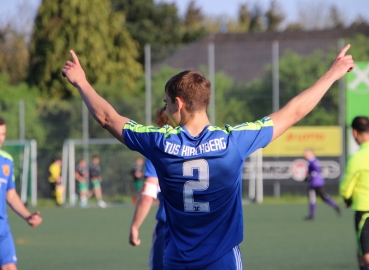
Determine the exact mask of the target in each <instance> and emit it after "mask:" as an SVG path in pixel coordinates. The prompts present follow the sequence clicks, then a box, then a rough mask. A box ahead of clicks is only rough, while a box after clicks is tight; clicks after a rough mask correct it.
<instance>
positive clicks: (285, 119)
mask: <svg viewBox="0 0 369 270" xmlns="http://www.w3.org/2000/svg"><path fill="white" fill-rule="evenodd" d="M349 48H350V45H346V46H345V47H344V48H343V49H342V50H341V52H340V53H339V54H338V56H337V58H336V60H335V61H334V63H333V65H332V66H331V68H330V69H329V70H328V71H327V72H326V73H325V74H324V75H323V76H322V77H321V78H320V79H319V80H318V81H317V82H316V83H315V84H314V85H313V86H311V87H309V88H308V89H306V90H305V91H303V92H302V93H300V94H299V95H297V96H296V97H294V98H293V99H291V100H290V101H289V102H288V103H287V104H286V105H285V106H284V107H283V108H282V109H280V110H279V111H277V112H274V113H272V114H271V115H269V116H270V118H272V120H273V123H274V132H273V138H272V140H275V139H276V138H278V137H279V136H280V135H282V134H283V133H284V132H286V131H287V129H289V128H290V127H291V126H292V125H294V124H296V123H297V122H298V121H300V120H301V119H302V118H303V117H305V116H306V115H307V114H308V113H309V112H310V111H311V110H312V109H313V108H314V107H315V106H316V105H317V104H318V102H319V101H320V100H321V99H322V97H323V96H324V94H325V93H326V92H327V91H328V89H329V88H330V87H331V85H332V84H333V83H334V82H335V81H337V80H338V79H340V78H341V77H343V76H344V75H345V74H346V73H347V72H348V71H351V70H352V69H353V68H354V61H353V60H352V56H351V55H346V56H345V53H346V52H347V50H348V49H349Z"/></svg>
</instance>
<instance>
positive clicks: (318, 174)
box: [304, 148, 341, 220]
mask: <svg viewBox="0 0 369 270" xmlns="http://www.w3.org/2000/svg"><path fill="white" fill-rule="evenodd" d="M304 158H305V159H306V160H307V161H308V163H309V166H308V171H307V177H306V179H305V180H306V181H308V182H309V188H308V197H309V215H308V216H307V217H306V218H305V220H313V219H314V217H315V210H316V195H317V194H318V195H319V196H320V197H321V198H322V200H323V201H324V202H325V203H326V204H328V205H329V206H330V207H332V208H333V209H334V210H335V211H336V212H337V214H338V215H340V214H341V211H340V207H339V206H338V205H337V204H336V203H335V202H334V201H333V200H332V199H331V198H330V197H329V195H328V193H327V192H326V191H325V190H324V185H325V182H324V178H323V176H322V168H321V167H320V163H319V160H318V159H317V158H316V156H315V155H314V152H313V150H312V149H309V148H308V149H305V151H304Z"/></svg>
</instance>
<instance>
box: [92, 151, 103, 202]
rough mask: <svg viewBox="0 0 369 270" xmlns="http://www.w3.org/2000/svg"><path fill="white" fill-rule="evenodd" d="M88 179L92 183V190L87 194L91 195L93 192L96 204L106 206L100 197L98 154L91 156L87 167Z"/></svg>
mask: <svg viewBox="0 0 369 270" xmlns="http://www.w3.org/2000/svg"><path fill="white" fill-rule="evenodd" d="M88 172H89V176H90V181H91V183H92V191H91V193H90V194H89V195H90V196H92V195H93V194H95V197H96V199H97V205H98V206H100V207H101V208H106V203H105V202H104V201H103V199H102V190H101V181H102V177H101V168H100V157H99V156H93V157H92V161H91V164H90V166H89V168H88Z"/></svg>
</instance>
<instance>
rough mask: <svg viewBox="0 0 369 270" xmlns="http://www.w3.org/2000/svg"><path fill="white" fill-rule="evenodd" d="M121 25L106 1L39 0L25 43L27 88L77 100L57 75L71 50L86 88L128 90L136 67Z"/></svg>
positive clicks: (131, 45)
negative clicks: (118, 85)
mask: <svg viewBox="0 0 369 270" xmlns="http://www.w3.org/2000/svg"><path fill="white" fill-rule="evenodd" d="M123 25H124V17H123V15H122V14H118V13H116V12H113V11H112V10H111V5H110V1H109V0H91V1H83V0H64V1H62V0H57V1H55V0H44V1H43V2H42V4H41V6H40V8H39V10H38V14H37V17H36V21H35V26H34V31H33V35H32V39H31V47H30V54H31V55H30V66H29V73H28V79H27V81H28V83H29V84H30V85H37V86H38V87H39V89H40V91H41V93H42V95H44V96H48V97H56V98H71V97H73V96H77V90H76V89H75V88H74V87H72V86H71V85H69V83H68V82H67V80H66V79H65V78H63V77H62V76H61V68H62V66H63V64H64V63H65V60H66V59H70V55H69V49H74V51H75V52H76V53H77V54H78V55H79V57H80V62H81V64H82V65H83V67H84V68H85V71H86V75H87V78H89V81H90V83H92V84H96V83H116V82H118V81H123V82H124V83H125V86H126V87H127V88H128V89H133V88H134V87H135V83H136V80H137V79H138V77H139V76H140V74H141V71H142V70H141V69H142V68H141V66H140V64H139V63H138V62H137V61H136V60H135V57H137V56H138V54H137V47H136V44H135V42H134V41H133V40H132V38H131V36H130V35H129V33H128V31H127V30H125V28H124V27H123Z"/></svg>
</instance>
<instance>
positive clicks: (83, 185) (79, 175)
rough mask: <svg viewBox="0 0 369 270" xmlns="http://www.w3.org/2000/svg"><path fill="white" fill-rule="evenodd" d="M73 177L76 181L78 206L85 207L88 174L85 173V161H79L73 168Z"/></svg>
mask: <svg viewBox="0 0 369 270" xmlns="http://www.w3.org/2000/svg"><path fill="white" fill-rule="evenodd" d="M74 176H75V178H76V181H77V190H78V194H79V206H80V207H83V208H84V207H87V196H88V186H87V177H88V172H87V171H86V161H85V160H84V159H81V160H80V161H79V162H78V164H77V165H76V168H75V173H74Z"/></svg>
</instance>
